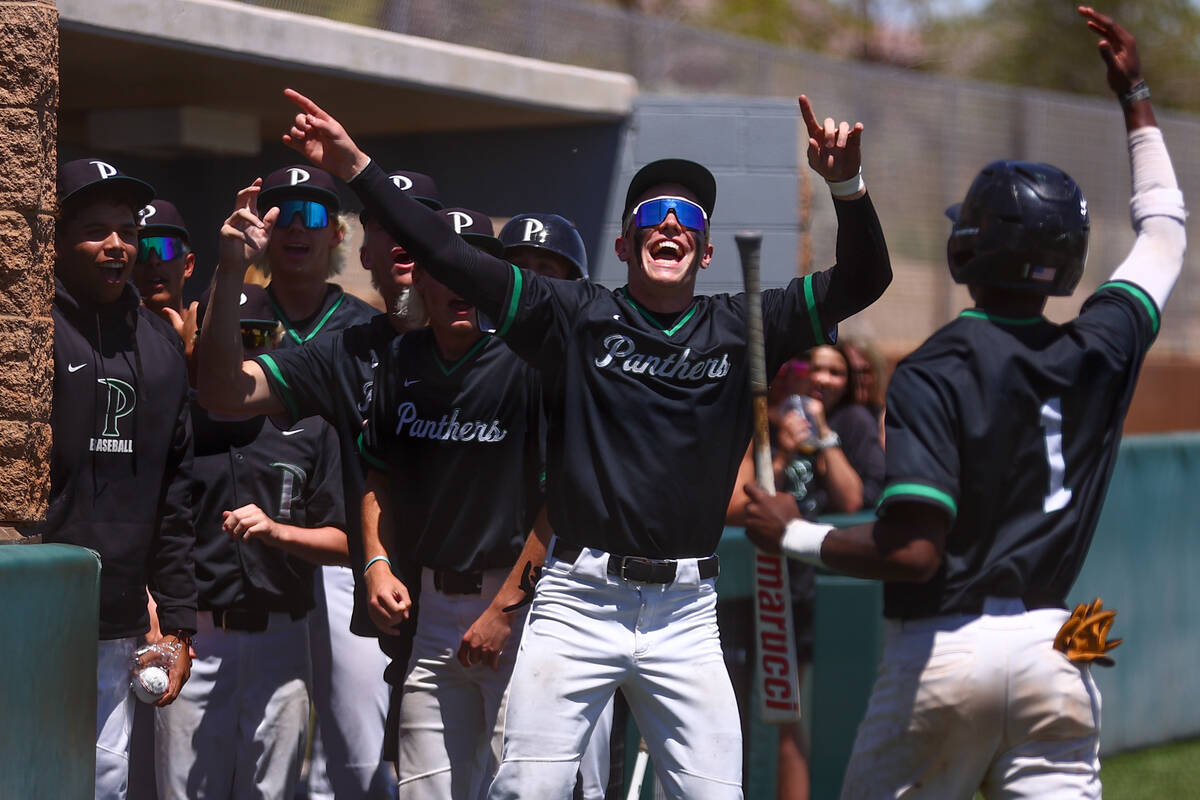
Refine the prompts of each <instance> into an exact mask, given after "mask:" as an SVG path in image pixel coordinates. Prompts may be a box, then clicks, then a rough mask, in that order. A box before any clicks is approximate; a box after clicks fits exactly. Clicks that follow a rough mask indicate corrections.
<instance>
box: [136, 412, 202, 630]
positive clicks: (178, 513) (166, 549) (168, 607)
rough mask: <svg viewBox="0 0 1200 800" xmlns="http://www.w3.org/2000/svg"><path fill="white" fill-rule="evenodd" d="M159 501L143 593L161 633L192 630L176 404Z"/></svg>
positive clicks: (187, 484) (185, 483)
mask: <svg viewBox="0 0 1200 800" xmlns="http://www.w3.org/2000/svg"><path fill="white" fill-rule="evenodd" d="M162 485H163V491H162V495H161V496H160V498H159V511H158V518H159V525H158V531H157V533H156V535H155V537H154V541H153V544H152V545H151V547H150V554H149V559H150V565H149V566H150V569H149V570H148V576H149V577H148V580H147V583H148V588H149V590H150V594H151V595H152V596H153V597H154V602H155V603H157V604H158V621H159V625H160V626H161V627H162V629H163V630H164V631H171V630H186V631H192V632H195V630H196V566H195V562H194V561H193V560H192V553H193V549H194V548H195V544H196V533H195V528H194V527H193V526H194V520H193V518H192V505H193V503H192V499H193V498H192V494H193V476H192V423H191V414H190V412H189V409H188V403H187V401H186V400H184V401H183V402H181V403H180V409H179V413H178V416H177V418H176V421H175V430H174V435H173V438H172V441H171V447H170V449H169V450H168V452H167V463H166V470H165V472H164V474H163V481H162Z"/></svg>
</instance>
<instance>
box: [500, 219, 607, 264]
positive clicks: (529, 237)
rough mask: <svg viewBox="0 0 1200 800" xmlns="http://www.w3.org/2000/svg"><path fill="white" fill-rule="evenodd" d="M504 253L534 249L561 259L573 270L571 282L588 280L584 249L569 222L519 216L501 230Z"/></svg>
mask: <svg viewBox="0 0 1200 800" xmlns="http://www.w3.org/2000/svg"><path fill="white" fill-rule="evenodd" d="M500 242H501V243H502V244H503V245H504V250H505V252H506V253H507V252H508V250H509V249H511V248H514V247H536V248H538V249H539V250H547V251H549V252H551V253H554V254H555V255H558V256H562V257H563V258H565V259H566V260H567V261H569V262H571V264H572V265H573V266H574V268H575V269H574V274H572V275H570V277H571V278H585V279H586V278H587V277H588V269H587V248H586V247H584V244H583V237H582V236H580V235H579V231H578V230H576V228H575V225H574V223H572V222H571V220H569V219H567V218H565V217H560V216H559V215H558V214H518V215H516V216H515V217H513V218H512V219H510V220H509V221H508V222H506V223H505V224H504V227H503V228H501V229H500Z"/></svg>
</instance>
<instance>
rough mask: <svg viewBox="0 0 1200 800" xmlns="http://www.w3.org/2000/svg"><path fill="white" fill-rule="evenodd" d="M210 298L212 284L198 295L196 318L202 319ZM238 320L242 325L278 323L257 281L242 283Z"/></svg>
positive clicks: (265, 325) (268, 326)
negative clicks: (198, 304) (198, 302)
mask: <svg viewBox="0 0 1200 800" xmlns="http://www.w3.org/2000/svg"><path fill="white" fill-rule="evenodd" d="M211 300H212V286H209V287H208V288H207V289H205V290H204V294H202V295H200V306H199V308H198V309H197V319H199V320H201V321H203V320H204V314H205V312H206V311H208V304H209V302H211ZM238 321H239V322H240V323H241V324H242V325H253V326H255V327H259V328H274V327H275V326H276V325H278V324H279V319H278V318H277V317H276V316H275V309H274V308H272V307H271V300H270V298H269V297H268V296H267V290H266V289H264V288H263V287H261V286H259V285H258V284H257V283H243V284H242V294H241V297H240V298H239V302H238Z"/></svg>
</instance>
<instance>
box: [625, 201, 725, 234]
mask: <svg viewBox="0 0 1200 800" xmlns="http://www.w3.org/2000/svg"><path fill="white" fill-rule="evenodd" d="M672 211H674V212H675V219H677V220H679V224H680V225H682V226H683V227H685V228H690V229H692V230H694V231H706V230H708V214H706V213H704V209H703V208H701V207H700V206H699V205H697V204H696V203H693V202H692V201H691V200H685V199H684V198H682V197H652V198H650V199H649V200H643V201H642V202H640V203H638V204H637V205H636V206H634V207H633V211H632V212H630V215H631V216H632V217H633V224H634V225H635V226H637V227H639V228H653V227H654V226H655V225H659V224H661V223H662V221H663V220H664V219H666V218H667V214H668V213H670V212H672Z"/></svg>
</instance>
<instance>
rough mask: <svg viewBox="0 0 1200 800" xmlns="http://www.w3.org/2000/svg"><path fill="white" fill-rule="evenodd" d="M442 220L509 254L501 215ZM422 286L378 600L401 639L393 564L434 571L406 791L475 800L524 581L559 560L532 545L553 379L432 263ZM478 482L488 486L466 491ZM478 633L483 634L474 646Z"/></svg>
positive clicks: (387, 462) (384, 426)
mask: <svg viewBox="0 0 1200 800" xmlns="http://www.w3.org/2000/svg"><path fill="white" fill-rule="evenodd" d="M441 213H442V214H443V215H444V216H445V217H446V218H447V219H449V220H450V221H451V222H452V223H453V226H454V230H455V231H456V232H457V233H458V234H459V235H460V236H462V237H463V238H464V239H465V240H466V241H467V242H469V243H470V244H473V245H474V246H475V247H479V248H483V249H485V250H486V251H488V252H490V253H491V254H492V255H498V254H499V253H501V252H502V250H503V247H502V245H501V244H500V242H499V241H498V240H497V239H496V238H494V236H493V235H492V222H491V220H490V219H489V218H488V217H487V216H485V215H483V214H480V213H478V212H475V211H470V210H468V209H447V210H445V211H443V212H441ZM414 281H415V286H416V288H417V291H419V292H420V294H421V296H422V300H423V304H424V307H425V309H426V310H427V312H428V314H429V319H430V327H429V328H426V329H424V330H420V331H414V332H411V333H406V334H404V335H403V336H401V337H399V338H398V339H396V340H395V342H394V343H393V346H392V348H391V349H390V351H389V353H388V354H387V356H386V357H385V358H384V360H383V361H382V362H381V363H380V366H379V369H378V370H377V371H376V376H377V377H376V386H375V396H374V399H373V402H372V406H371V411H370V414H369V416H368V420H367V425H366V427H365V429H364V435H363V452H364V454H365V457H366V458H367V460H368V462H369V463H370V464H371V470H370V471H369V472H368V475H367V485H366V494H365V496H364V499H363V542H364V547H365V555H366V556H367V568H366V581H367V590H368V592H367V593H368V598H369V602H370V609H371V615H372V618H373V619H374V620H375V622H376V624H377V625H379V627H380V628H381V629H382V630H385V631H387V630H388V629H390V628H391V627H392V626H393V625H394V624H396V623H397V622H399V621H401V620H402V619H403V618H404V617H405V615H406V612H407V610H408V608H407V606H408V603H407V596H408V590H407V586H405V585H404V583H403V582H402V581H401V580H400V579H398V578H397V577H396V576H395V575H393V573H392V571H391V569H389V566H390V565H391V564H392V563H393V561H392V560H393V559H394V560H395V562H396V563H397V564H400V563H402V562H404V561H411V562H415V563H417V564H419V565H420V566H421V567H422V569H421V577H420V580H421V598H422V600H421V602H422V607H421V614H420V618H419V619H418V621H417V632H416V638H415V640H414V644H413V654H412V658H411V660H410V661H409V665H408V674H407V676H406V679H405V682H404V698H403V701H402V702H401V704H400V750H399V759H398V760H397V770H398V773H399V797H400V798H401V800H410V799H411V800H415V799H416V798H428V799H429V800H448V798H455V799H456V800H474V799H475V798H477V797H479V795H480V791H481V789H482V788H486V785H487V782H488V781H489V780H490V779H491V776H492V774H493V773H494V771H495V766H496V764H497V763H498V761H499V755H500V731H501V729H502V727H503V721H504V694H505V689H506V688H507V686H508V679H509V674H510V672H511V669H512V664H513V660H514V658H515V657H516V650H517V641H518V640H519V638H520V633H521V628H522V624H523V622H524V617H525V612H526V610H527V608H528V605H527V603H526V602H524V600H525V591H524V590H523V589H522V588H521V586H520V583H521V580H522V578H524V579H525V581H526V582H528V581H530V580H531V577H530V574H531V573H532V571H533V569H535V568H537V567H540V565H541V563H542V562H543V561H544V559H545V541H544V540H539V539H538V538H537V537H535V536H532V535H530V536H529V537H528V539H529V542H528V544H527V545H526V544H525V542H526V536H527V534H529V531H530V528H531V527H532V525H533V522H534V518H535V516H536V515H537V512H538V511H539V510H540V508H541V505H542V492H541V487H540V473H541V469H542V463H543V459H542V426H541V405H540V399H541V397H540V383H539V381H538V378H537V375H536V373H535V372H534V370H533V369H532V368H531V367H530V366H529V365H528V364H526V363H525V362H524V361H522V360H521V359H520V358H519V357H517V355H516V354H514V353H513V352H512V351H511V350H509V349H508V348H507V347H505V346H504V345H503V343H501V342H500V341H498V340H497V339H496V338H495V337H492V336H488V335H486V334H485V333H483V332H482V331H481V330H480V328H479V326H478V323H477V320H476V316H475V309H474V307H472V306H471V305H470V304H469V303H467V302H466V301H465V300H463V299H462V298H461V297H459V296H458V295H456V294H455V293H454V292H452V291H451V290H449V289H447V288H446V287H445V286H443V285H442V284H440V283H438V282H437V281H436V280H435V279H434V278H433V277H432V276H430V275H429V274H428V273H426V272H425V271H424V270H423V269H421V267H420V264H419V262H418V266H417V269H416V270H415V274H414ZM467 475H475V476H486V477H484V478H483V479H481V480H475V481H474V482H473V484H472V486H471V490H470V491H469V492H464V491H463V483H462V478H463V476H467ZM523 550H524V552H522V551H523ZM470 630H475V631H476V632H477V633H479V634H480V637H479V639H480V640H479V641H478V642H475V647H474V648H473V651H470V652H464V651H463V648H464V641H465V640H466V639H468V638H470V637H469V635H468V632H469V631H470ZM479 662H482V663H479Z"/></svg>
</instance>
